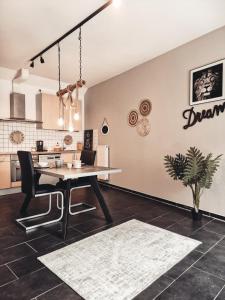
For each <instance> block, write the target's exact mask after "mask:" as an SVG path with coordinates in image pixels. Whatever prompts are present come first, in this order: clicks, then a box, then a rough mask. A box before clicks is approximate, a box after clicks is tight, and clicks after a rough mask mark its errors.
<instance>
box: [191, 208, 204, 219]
mask: <svg viewBox="0 0 225 300" xmlns="http://www.w3.org/2000/svg"><path fill="white" fill-rule="evenodd" d="M191 214H192V219H193V220H194V221H200V220H201V218H202V213H201V212H200V211H199V212H196V211H195V209H194V208H192V210H191Z"/></svg>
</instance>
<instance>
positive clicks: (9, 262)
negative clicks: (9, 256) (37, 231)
mask: <svg viewBox="0 0 225 300" xmlns="http://www.w3.org/2000/svg"><path fill="white" fill-rule="evenodd" d="M29 256H31V255H27V256H26V255H25V256H21V257H19V258H16V259H13V260H10V261H7V262H6V263H4V264H1V265H0V267H1V266H5V265H6V264H11V263H13V262H15V261H18V260H20V259H23V258H25V257H29Z"/></svg>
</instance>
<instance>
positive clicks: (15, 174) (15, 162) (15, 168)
mask: <svg viewBox="0 0 225 300" xmlns="http://www.w3.org/2000/svg"><path fill="white" fill-rule="evenodd" d="M32 159H33V163H34V164H35V163H36V162H37V161H38V156H37V155H32ZM10 164H11V182H19V181H21V169H20V163H19V159H18V155H17V154H12V155H11V157H10Z"/></svg>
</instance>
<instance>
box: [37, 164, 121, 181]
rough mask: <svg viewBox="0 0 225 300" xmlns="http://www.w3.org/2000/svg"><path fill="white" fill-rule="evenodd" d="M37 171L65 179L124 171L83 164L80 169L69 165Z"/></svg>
mask: <svg viewBox="0 0 225 300" xmlns="http://www.w3.org/2000/svg"><path fill="white" fill-rule="evenodd" d="M36 171H38V172H39V173H40V174H44V175H49V176H53V177H57V178H61V179H63V180H67V179H75V178H79V177H88V176H98V175H106V174H114V173H120V172H122V170H121V169H115V168H106V167H96V166H83V167H82V168H80V169H75V168H72V169H68V168H67V167H63V168H52V169H50V168H40V169H36Z"/></svg>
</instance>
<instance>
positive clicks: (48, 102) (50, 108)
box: [36, 93, 82, 131]
mask: <svg viewBox="0 0 225 300" xmlns="http://www.w3.org/2000/svg"><path fill="white" fill-rule="evenodd" d="M77 111H78V112H79V116H80V118H79V120H74V119H73V128H74V131H80V130H82V108H81V101H78V102H77ZM36 118H37V121H41V122H42V123H40V124H38V125H37V128H38V129H54V130H68V128H69V110H65V112H64V119H65V120H64V127H62V126H59V125H58V118H59V100H58V97H57V96H56V95H50V94H44V93H39V94H37V95H36Z"/></svg>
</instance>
